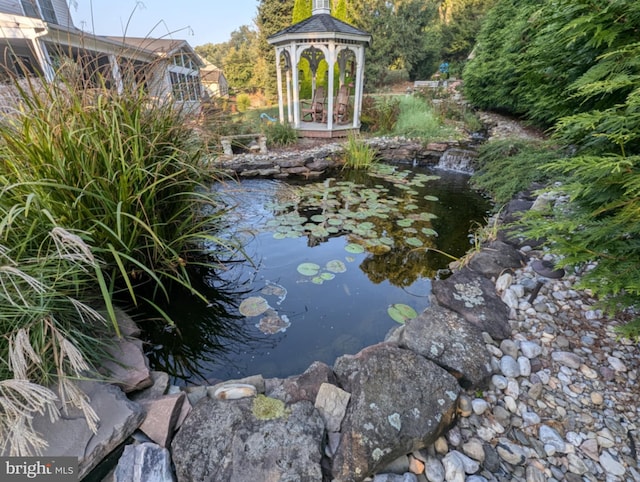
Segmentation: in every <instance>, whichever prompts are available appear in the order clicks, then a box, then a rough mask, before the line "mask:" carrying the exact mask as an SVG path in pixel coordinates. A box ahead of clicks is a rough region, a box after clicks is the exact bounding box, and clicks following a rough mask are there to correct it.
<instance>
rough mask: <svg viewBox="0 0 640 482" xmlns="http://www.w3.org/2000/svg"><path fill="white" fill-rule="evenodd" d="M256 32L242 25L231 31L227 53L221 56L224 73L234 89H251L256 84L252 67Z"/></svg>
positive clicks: (254, 59) (256, 37)
mask: <svg viewBox="0 0 640 482" xmlns="http://www.w3.org/2000/svg"><path fill="white" fill-rule="evenodd" d="M257 40H258V34H257V32H255V31H254V30H251V29H250V28H249V27H248V26H246V25H243V26H241V27H240V28H239V29H238V30H235V31H233V32H232V33H231V39H230V40H229V41H228V42H227V44H226V45H227V49H228V50H227V53H226V55H225V56H224V58H223V65H224V74H225V77H226V78H227V81H228V82H229V86H231V87H232V88H233V89H235V90H245V91H246V90H252V89H255V88H257V87H258V86H257V85H256V84H255V82H254V81H253V79H254V77H255V73H254V67H255V65H256V59H257V56H258V50H257Z"/></svg>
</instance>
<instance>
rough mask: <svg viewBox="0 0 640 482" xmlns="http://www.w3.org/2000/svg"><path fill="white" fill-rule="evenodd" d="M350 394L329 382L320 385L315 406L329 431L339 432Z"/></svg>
mask: <svg viewBox="0 0 640 482" xmlns="http://www.w3.org/2000/svg"><path fill="white" fill-rule="evenodd" d="M350 398H351V394H350V393H349V392H345V391H344V390H342V389H341V388H338V387H336V386H335V385H332V384H330V383H323V384H322V385H320V389H319V390H318V395H317V396H316V402H315V407H316V408H317V409H318V412H320V415H321V416H322V418H323V420H324V423H325V427H326V428H327V430H328V431H329V432H339V431H340V424H341V423H342V419H343V418H344V416H345V413H346V411H347V405H348V404H349V399H350Z"/></svg>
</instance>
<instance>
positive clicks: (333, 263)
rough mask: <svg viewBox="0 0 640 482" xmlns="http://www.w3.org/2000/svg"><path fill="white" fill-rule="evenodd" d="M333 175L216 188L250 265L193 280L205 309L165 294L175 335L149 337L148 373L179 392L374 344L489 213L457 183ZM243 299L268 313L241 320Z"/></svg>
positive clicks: (442, 174)
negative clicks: (157, 373)
mask: <svg viewBox="0 0 640 482" xmlns="http://www.w3.org/2000/svg"><path fill="white" fill-rule="evenodd" d="M339 176H340V178H339V179H337V178H328V179H325V180H320V181H314V183H313V184H305V185H304V186H292V185H289V184H285V183H284V182H281V181H273V180H246V181H243V182H241V183H240V184H233V183H230V184H221V185H219V186H216V189H217V190H218V191H219V192H220V194H221V196H222V197H223V199H225V200H226V202H227V203H228V204H229V205H233V206H234V209H232V210H231V211H230V213H229V215H228V218H227V226H228V230H227V232H225V233H224V235H225V236H228V237H229V238H231V237H233V238H236V239H240V240H242V242H243V245H244V250H245V253H246V255H247V256H248V257H249V259H250V261H242V260H241V258H242V257H241V256H239V255H237V256H235V257H234V262H229V263H226V264H225V270H220V269H217V270H215V271H214V270H206V269H204V268H203V269H201V270H200V271H199V272H198V273H197V279H196V282H195V284H196V286H197V287H199V288H200V289H201V290H202V291H203V292H205V293H206V295H207V296H208V297H209V299H210V300H211V303H210V304H209V305H206V306H205V305H204V304H200V303H198V302H197V301H195V300H194V299H193V298H192V297H188V296H185V295H181V294H180V293H175V294H174V295H173V298H172V299H173V302H172V305H171V307H170V310H169V311H170V314H171V315H172V316H173V317H174V319H175V320H176V327H177V328H176V329H175V330H170V329H161V328H158V329H153V330H149V331H148V333H147V336H148V341H149V342H150V345H149V346H150V347H151V349H150V351H149V353H148V355H149V357H150V362H151V364H152V366H153V368H154V369H158V370H163V371H167V372H168V373H169V374H170V375H172V377H173V378H174V382H175V383H177V384H187V383H201V382H202V381H203V380H208V381H214V380H217V379H229V378H238V377H244V376H248V375H253V374H262V375H263V376H264V377H286V376H290V375H294V374H299V373H301V372H303V371H304V370H305V369H306V368H307V367H308V366H309V365H310V364H311V363H312V362H313V361H316V360H319V361H323V362H325V363H327V364H330V365H331V364H333V362H334V360H335V359H336V358H337V357H339V356H341V355H343V354H345V353H356V352H357V351H359V350H360V349H361V348H363V347H365V346H367V345H371V344H374V343H378V342H380V341H382V340H383V339H384V336H385V335H386V333H387V332H388V331H389V330H390V329H391V328H393V327H394V326H397V322H396V321H394V320H393V319H392V318H391V317H390V316H389V314H388V311H387V309H388V308H389V306H391V305H396V304H403V305H408V306H410V307H412V308H413V309H415V310H416V311H417V312H420V311H421V310H423V309H424V308H426V307H427V306H428V305H429V294H430V287H431V280H432V279H433V278H434V277H436V276H438V275H439V273H441V271H440V270H442V269H444V268H446V266H447V265H448V263H449V262H450V261H451V260H450V259H449V258H448V257H446V256H443V255H442V254H439V253H438V252H436V251H434V249H436V250H439V251H443V252H446V253H448V254H449V255H452V256H461V255H463V254H464V253H465V252H466V251H467V250H468V249H469V248H470V244H469V233H470V230H471V229H473V228H474V227H477V226H478V223H483V222H484V220H485V218H486V217H487V212H488V210H489V209H490V203H489V201H488V200H486V199H485V198H484V197H482V196H481V195H480V194H479V193H477V192H475V191H473V190H471V189H470V188H469V186H468V176H467V175H464V174H457V173H451V172H446V171H440V170H429V169H427V168H419V167H418V168H413V169H411V168H409V167H392V166H389V167H383V168H382V169H381V170H379V171H378V173H377V174H376V175H375V176H369V175H365V174H363V173H345V174H339ZM435 176H438V177H439V179H434V177H435ZM362 247H364V248H365V249H364V251H363V252H359V251H362V249H361V248H362ZM427 248H428V249H427ZM303 263H308V264H305V265H303ZM309 263H310V264H309ZM301 265H303V266H302V267H301ZM309 266H311V272H309V271H308V268H309ZM314 266H315V267H317V268H314ZM305 267H306V268H307V269H305ZM252 297H253V298H252ZM257 297H260V298H257ZM248 298H252V299H251V300H250V301H255V300H260V299H262V301H259V303H258V304H260V303H266V304H268V307H269V308H270V310H269V311H267V312H266V313H262V314H260V315H257V316H244V315H243V314H241V313H240V311H243V313H245V314H247V310H246V309H242V310H239V307H240V306H241V303H242V302H243V301H244V300H247V299H248ZM245 304H246V303H245ZM243 306H244V305H243ZM262 309H264V306H263V307H262ZM249 314H250V313H249ZM266 315H270V316H269V317H267V318H265V316H266Z"/></svg>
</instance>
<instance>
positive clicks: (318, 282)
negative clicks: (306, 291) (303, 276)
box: [311, 276, 324, 285]
mask: <svg viewBox="0 0 640 482" xmlns="http://www.w3.org/2000/svg"><path fill="white" fill-rule="evenodd" d="M311 282H312V283H313V284H316V285H321V284H322V283H324V278H323V277H322V276H314V277H313V278H311Z"/></svg>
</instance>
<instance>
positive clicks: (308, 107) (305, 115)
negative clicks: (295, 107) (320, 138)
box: [300, 85, 325, 122]
mask: <svg viewBox="0 0 640 482" xmlns="http://www.w3.org/2000/svg"><path fill="white" fill-rule="evenodd" d="M324 102H325V94H324V87H323V86H321V85H319V86H318V87H316V91H315V92H314V93H313V99H311V102H309V101H305V100H303V101H300V105H301V109H300V111H301V112H302V120H303V121H307V122H322V121H323V119H324V117H325V115H324V110H325V109H324Z"/></svg>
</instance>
